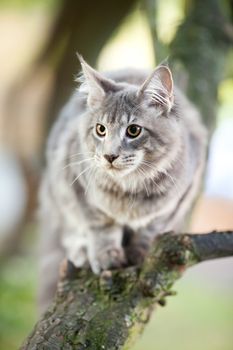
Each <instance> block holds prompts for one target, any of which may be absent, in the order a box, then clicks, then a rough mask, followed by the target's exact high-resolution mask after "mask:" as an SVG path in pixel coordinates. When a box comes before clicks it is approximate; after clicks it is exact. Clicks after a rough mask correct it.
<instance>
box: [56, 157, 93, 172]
mask: <svg viewBox="0 0 233 350" xmlns="http://www.w3.org/2000/svg"><path fill="white" fill-rule="evenodd" d="M93 159H95V158H94V157H92V158H87V159H83V160H80V161H79V162H70V163H69V164H67V165H65V166H64V167H63V168H62V169H61V170H64V169H66V168H68V167H69V166H72V165H80V164H82V163H84V162H87V161H89V160H93Z"/></svg>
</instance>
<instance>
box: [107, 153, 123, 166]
mask: <svg viewBox="0 0 233 350" xmlns="http://www.w3.org/2000/svg"><path fill="white" fill-rule="evenodd" d="M118 157H119V155H116V154H104V158H105V159H107V161H108V162H109V163H111V164H112V163H113V162H114V160H115V159H117V158H118Z"/></svg>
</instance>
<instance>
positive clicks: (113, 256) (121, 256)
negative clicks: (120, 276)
mask: <svg viewBox="0 0 233 350" xmlns="http://www.w3.org/2000/svg"><path fill="white" fill-rule="evenodd" d="M90 264H91V268H92V271H93V272H94V273H96V274H99V273H100V272H101V271H104V270H111V269H117V268H120V267H123V266H125V265H126V259H125V253H124V250H123V249H122V248H108V249H106V250H104V251H101V252H100V253H99V254H97V255H96V256H95V257H94V258H93V259H90Z"/></svg>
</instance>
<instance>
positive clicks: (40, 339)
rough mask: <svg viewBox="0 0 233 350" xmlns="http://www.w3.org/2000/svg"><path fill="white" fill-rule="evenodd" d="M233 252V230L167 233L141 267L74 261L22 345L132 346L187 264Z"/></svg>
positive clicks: (49, 349) (25, 348)
mask: <svg viewBox="0 0 233 350" xmlns="http://www.w3.org/2000/svg"><path fill="white" fill-rule="evenodd" d="M227 256H233V231H231V232H218V233H217V232H213V233H209V234H203V235H192V234H180V235H171V233H166V234H164V235H161V236H160V237H159V238H158V239H157V240H156V241H155V244H154V245H153V246H152V248H151V250H150V252H149V254H148V256H147V258H146V259H145V262H144V263H143V265H142V266H141V267H128V268H125V269H121V270H115V271H104V272H103V273H102V274H101V276H96V275H94V274H92V273H91V271H89V270H84V269H83V270H77V269H74V268H73V266H72V265H71V264H70V263H68V264H66V268H65V270H64V271H63V272H65V273H63V277H62V278H61V280H60V282H59V284H58V289H57V294H56V297H55V299H54V302H53V304H52V305H51V307H50V308H49V309H48V311H47V312H46V313H45V314H44V315H43V316H42V318H41V320H40V321H39V322H38V323H37V325H36V326H35V328H34V330H33V331H32V333H31V334H30V335H29V337H28V338H27V339H26V341H25V342H24V344H23V345H22V347H21V350H32V349H33V350H36V349H38V350H39V349H40V350H41V349H43V350H55V349H57V350H58V349H64V350H66V349H67V350H68V349H76V350H84V349H90V350H103V349H106V350H119V349H130V348H131V345H132V344H133V342H135V340H136V339H137V337H138V335H139V334H140V333H141V332H142V331H143V329H144V327H145V326H146V324H147V322H148V320H149V319H150V315H151V312H152V310H153V309H154V306H155V305H156V303H159V304H161V305H164V304H165V299H166V297H167V296H169V295H173V294H174V292H173V291H172V289H171V288H172V286H173V284H174V282H175V281H176V280H177V279H178V278H179V277H181V275H182V273H183V272H184V271H185V269H186V268H188V267H190V266H192V265H194V264H197V263H199V262H201V261H205V260H209V259H215V258H221V257H227Z"/></svg>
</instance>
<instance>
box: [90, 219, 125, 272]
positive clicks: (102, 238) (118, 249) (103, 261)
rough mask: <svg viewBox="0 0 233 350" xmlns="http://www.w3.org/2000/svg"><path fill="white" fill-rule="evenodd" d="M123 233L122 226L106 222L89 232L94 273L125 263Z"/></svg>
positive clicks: (118, 266)
mask: <svg viewBox="0 0 233 350" xmlns="http://www.w3.org/2000/svg"><path fill="white" fill-rule="evenodd" d="M122 235H123V230H122V227H120V226H118V225H109V224H106V225H102V226H101V227H92V228H91V230H90V231H89V233H88V247H87V253H88V260H89V263H90V265H91V268H92V271H93V272H94V273H96V274H99V273H100V272H101V271H103V270H108V269H114V268H120V267H122V266H124V265H125V254H124V250H123V247H122Z"/></svg>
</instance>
